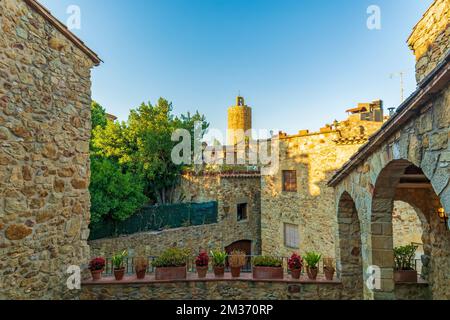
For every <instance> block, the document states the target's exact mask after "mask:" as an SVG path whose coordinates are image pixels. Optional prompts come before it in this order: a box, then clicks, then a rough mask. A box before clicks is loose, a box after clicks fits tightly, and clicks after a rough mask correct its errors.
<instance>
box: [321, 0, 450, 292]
mask: <svg viewBox="0 0 450 320" xmlns="http://www.w3.org/2000/svg"><path fill="white" fill-rule="evenodd" d="M449 22H450V3H449V2H448V1H446V0H436V1H435V2H434V3H433V5H432V6H431V7H430V8H429V10H428V11H427V12H426V13H425V15H424V16H423V18H422V20H421V21H420V22H419V23H418V24H417V26H416V27H415V29H414V30H413V33H412V34H411V37H410V38H409V41H408V43H409V45H410V47H411V49H412V50H413V51H414V53H415V56H416V59H417V65H416V69H417V74H416V78H417V80H418V87H417V90H416V91H415V92H414V93H413V94H412V95H411V96H410V97H409V98H408V99H407V100H406V101H405V102H404V103H403V104H402V105H401V106H400V107H399V108H398V109H397V112H396V113H395V115H394V116H393V117H392V118H391V119H389V120H388V121H387V122H386V123H385V124H384V125H383V127H382V128H381V130H380V131H378V132H377V133H376V134H375V135H374V136H372V137H371V138H370V140H369V142H368V143H367V144H366V145H364V146H363V148H361V149H360V150H358V152H357V153H356V154H355V155H353V156H352V157H351V158H350V160H349V161H348V162H347V163H346V164H345V165H344V166H343V167H342V168H341V169H340V170H338V171H337V173H336V174H335V175H334V176H333V178H332V179H331V180H330V182H329V185H330V186H332V187H334V188H335V196H336V204H337V206H336V209H337V222H338V231H337V234H336V237H337V239H339V241H338V243H337V246H336V255H337V256H338V269H339V275H340V277H341V279H342V281H343V284H344V288H345V289H347V290H354V291H355V292H356V293H358V295H359V296H360V297H363V296H364V297H366V298H383V299H390V298H395V296H396V292H397V289H398V286H399V284H398V283H395V282H394V277H393V274H394V257H393V250H392V249H393V245H394V241H395V233H396V230H395V229H394V228H393V224H394V222H393V216H394V217H395V214H396V213H395V208H394V204H395V201H402V202H404V203H407V204H409V206H411V207H413V208H414V211H415V214H416V216H417V217H418V219H419V220H420V224H421V227H420V228H417V229H419V230H422V232H423V234H422V241H423V251H424V253H425V255H426V256H425V257H424V263H425V264H426V268H425V271H426V272H424V276H425V278H426V279H427V280H428V283H422V284H418V285H416V286H410V288H411V290H412V289H415V287H417V286H423V287H424V288H425V289H426V290H428V293H429V296H430V297H432V298H434V299H450V273H449V270H450V231H449V229H450V228H449V227H450V224H449V221H448V218H447V219H446V216H448V212H450V185H449V181H450V171H449V165H450V147H449V135H450V131H449V127H450V87H449V86H450V85H449V83H450V82H449V81H450V51H449V44H450V40H449V36H450V23H449ZM372 265H374V266H377V267H379V268H380V277H381V283H380V286H379V287H376V288H375V290H370V289H369V288H367V286H364V285H363V283H364V281H365V280H366V270H367V268H368V267H369V266H372Z"/></svg>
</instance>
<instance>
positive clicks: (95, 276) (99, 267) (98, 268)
mask: <svg viewBox="0 0 450 320" xmlns="http://www.w3.org/2000/svg"><path fill="white" fill-rule="evenodd" d="M105 266H106V260H105V259H104V258H102V257H97V258H94V259H92V260H91V261H90V262H89V270H90V271H91V275H92V280H100V279H101V278H102V272H103V271H104V270H105Z"/></svg>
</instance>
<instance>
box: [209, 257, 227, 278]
mask: <svg viewBox="0 0 450 320" xmlns="http://www.w3.org/2000/svg"><path fill="white" fill-rule="evenodd" d="M227 257H228V254H227V253H226V252H225V251H221V250H213V251H211V258H212V265H213V270H214V275H215V276H216V277H223V276H224V274H225V263H226V261H227Z"/></svg>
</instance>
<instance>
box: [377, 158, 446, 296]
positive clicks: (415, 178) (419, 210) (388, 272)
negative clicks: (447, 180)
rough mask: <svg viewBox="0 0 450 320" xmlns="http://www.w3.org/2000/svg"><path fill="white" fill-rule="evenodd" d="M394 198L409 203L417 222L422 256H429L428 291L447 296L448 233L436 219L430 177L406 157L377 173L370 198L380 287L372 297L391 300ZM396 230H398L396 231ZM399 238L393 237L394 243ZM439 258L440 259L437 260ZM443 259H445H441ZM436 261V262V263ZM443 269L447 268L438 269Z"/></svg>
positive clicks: (393, 294)
mask: <svg viewBox="0 0 450 320" xmlns="http://www.w3.org/2000/svg"><path fill="white" fill-rule="evenodd" d="M396 201H402V202H405V203H407V204H409V205H410V206H411V207H412V208H413V209H414V212H415V214H417V215H418V221H420V222H421V230H422V243H423V251H424V254H425V255H428V256H429V258H430V265H429V274H428V275H427V277H428V280H429V282H430V287H431V291H435V292H436V297H441V296H442V294H443V295H444V296H446V295H448V293H446V291H448V290H449V284H448V280H447V281H446V277H447V275H446V273H447V272H448V268H450V263H449V261H450V233H449V232H448V231H447V230H446V229H447V227H446V226H445V225H444V224H443V223H442V222H441V221H440V219H439V217H438V215H437V211H438V209H439V208H440V207H441V206H442V205H441V203H440V201H439V197H438V196H437V195H436V193H435V191H434V189H433V187H432V185H431V183H430V180H429V179H428V177H426V175H425V174H424V173H423V171H422V170H421V169H420V168H419V167H417V166H415V165H414V164H412V163H411V162H409V161H407V160H395V161H392V162H390V163H389V164H388V165H387V166H386V167H385V168H384V169H383V170H382V171H381V173H380V174H379V176H378V178H377V181H376V184H375V187H374V191H373V198H372V214H371V226H370V230H371V234H370V237H371V249H372V251H371V264H372V265H375V266H378V267H380V271H381V273H380V277H381V281H380V287H379V288H377V289H376V290H374V298H375V299H394V298H398V297H396V291H395V288H396V284H395V282H394V268H395V263H394V251H393V249H394V237H395V235H394V231H396V229H398V226H397V227H396V228H395V229H394V228H393V212H394V209H395V203H396ZM397 231H398V230H397ZM398 241H399V240H398V239H397V240H396V242H398ZM438 260H440V262H438ZM444 260H446V261H447V262H443V261H444ZM439 264H440V265H439ZM443 269H446V270H447V271H442V270H443Z"/></svg>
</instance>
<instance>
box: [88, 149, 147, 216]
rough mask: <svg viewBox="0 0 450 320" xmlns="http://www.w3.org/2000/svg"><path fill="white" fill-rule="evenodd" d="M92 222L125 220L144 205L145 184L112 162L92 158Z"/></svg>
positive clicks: (145, 199) (90, 188) (90, 189)
mask: <svg viewBox="0 0 450 320" xmlns="http://www.w3.org/2000/svg"><path fill="white" fill-rule="evenodd" d="M91 171H92V173H91V184H90V187H89V191H90V193H91V222H92V223H94V224H96V223H99V222H101V221H102V220H104V219H113V220H116V221H123V220H126V219H127V218H128V217H130V216H132V215H133V214H134V213H135V212H136V211H137V210H138V209H139V208H141V207H142V205H144V204H145V202H146V201H147V198H146V197H145V195H144V193H143V191H144V185H143V183H142V181H141V179H139V177H137V176H135V175H133V174H132V173H129V172H128V173H123V171H122V169H121V167H120V166H119V165H118V164H117V163H115V162H114V161H113V160H111V159H106V158H99V157H95V156H93V157H91Z"/></svg>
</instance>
